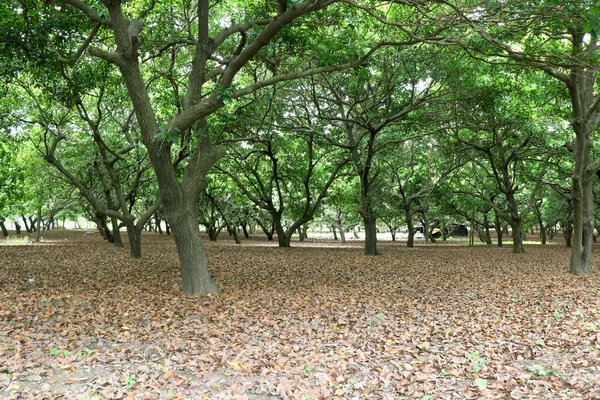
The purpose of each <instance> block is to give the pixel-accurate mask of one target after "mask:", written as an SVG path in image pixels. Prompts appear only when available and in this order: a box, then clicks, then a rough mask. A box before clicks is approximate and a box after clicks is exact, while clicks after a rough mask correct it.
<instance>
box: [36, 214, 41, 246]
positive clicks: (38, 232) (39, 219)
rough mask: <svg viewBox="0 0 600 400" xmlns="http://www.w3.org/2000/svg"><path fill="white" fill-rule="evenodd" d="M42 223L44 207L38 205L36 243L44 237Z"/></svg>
mask: <svg viewBox="0 0 600 400" xmlns="http://www.w3.org/2000/svg"><path fill="white" fill-rule="evenodd" d="M41 223H42V207H41V206H40V207H38V210H37V222H36V228H35V242H36V243H39V242H40V240H41V238H42V237H41V232H40V229H41V226H40V225H41Z"/></svg>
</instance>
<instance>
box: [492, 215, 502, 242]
mask: <svg viewBox="0 0 600 400" xmlns="http://www.w3.org/2000/svg"><path fill="white" fill-rule="evenodd" d="M494 229H495V230H496V236H498V247H502V246H503V243H502V237H503V236H504V230H503V229H502V222H501V221H500V217H498V215H495V216H494Z"/></svg>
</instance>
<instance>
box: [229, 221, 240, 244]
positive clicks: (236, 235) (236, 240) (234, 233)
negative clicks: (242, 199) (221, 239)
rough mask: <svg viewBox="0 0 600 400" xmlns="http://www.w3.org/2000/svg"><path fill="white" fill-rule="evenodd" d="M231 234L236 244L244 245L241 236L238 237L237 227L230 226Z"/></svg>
mask: <svg viewBox="0 0 600 400" xmlns="http://www.w3.org/2000/svg"><path fill="white" fill-rule="evenodd" d="M229 232H230V233H231V235H232V236H233V240H234V241H235V244H242V241H241V240H240V235H238V231H237V226H235V225H229Z"/></svg>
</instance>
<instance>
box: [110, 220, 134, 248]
mask: <svg viewBox="0 0 600 400" xmlns="http://www.w3.org/2000/svg"><path fill="white" fill-rule="evenodd" d="M110 220H111V223H112V237H113V240H112V244H113V245H114V246H115V247H124V246H123V240H122V239H121V230H120V229H119V220H118V219H117V218H116V217H111V218H110ZM130 239H131V238H130Z"/></svg>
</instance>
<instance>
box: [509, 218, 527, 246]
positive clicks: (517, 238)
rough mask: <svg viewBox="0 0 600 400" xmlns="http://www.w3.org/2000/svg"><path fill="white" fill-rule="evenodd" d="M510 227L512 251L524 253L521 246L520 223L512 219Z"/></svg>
mask: <svg viewBox="0 0 600 400" xmlns="http://www.w3.org/2000/svg"><path fill="white" fill-rule="evenodd" d="M510 227H511V229H512V239H513V253H516V254H521V253H525V248H524V247H523V233H522V231H521V224H520V223H519V222H518V221H517V222H514V221H513V222H512V223H511V224H510Z"/></svg>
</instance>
